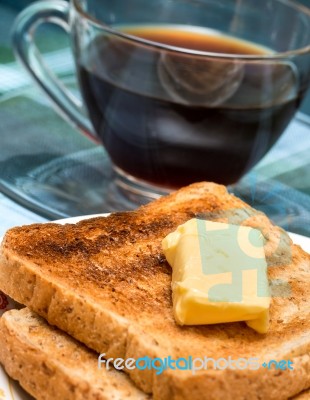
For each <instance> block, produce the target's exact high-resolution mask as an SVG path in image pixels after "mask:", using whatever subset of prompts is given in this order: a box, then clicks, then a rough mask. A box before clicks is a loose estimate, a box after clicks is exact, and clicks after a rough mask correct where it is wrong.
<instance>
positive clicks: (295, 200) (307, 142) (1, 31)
mask: <svg viewBox="0 0 310 400" xmlns="http://www.w3.org/2000/svg"><path fill="white" fill-rule="evenodd" d="M29 3H31V1H29V0H19V1H14V2H13V1H8V0H3V1H2V2H1V3H0V76H1V82H0V119H1V123H0V144H1V147H0V175H1V165H2V164H1V162H4V161H7V160H8V159H9V157H10V156H11V154H12V151H13V150H14V151H15V147H14V146H16V148H17V145H19V142H18V140H20V139H19V138H17V139H16V138H15V139H14V137H13V136H11V137H9V136H8V132H14V131H17V130H18V129H19V130H20V129H21V126H22V125H23V122H22V121H28V120H27V118H28V119H29V121H28V122H27V124H26V123H25V126H22V128H23V129H24V130H25V137H26V135H27V137H28V138H29V140H31V139H33V140H36V136H35V135H37V134H38V133H37V131H38V127H39V128H40V129H41V127H40V126H39V125H38V114H39V111H38V110H39V107H42V108H44V109H45V110H46V113H47V114H46V115H47V117H46V116H44V118H48V124H49V125H48V126H49V129H51V130H53V129H54V131H55V132H57V133H55V142H54V146H55V148H56V147H57V146H59V144H58V142H57V141H58V140H62V136H61V135H63V137H66V139H63V140H65V145H64V146H62V147H63V149H62V151H63V152H67V153H68V154H70V153H72V152H74V151H76V150H77V149H92V148H93V145H91V144H89V143H88V142H87V140H86V139H85V138H82V137H81V136H80V135H78V134H77V133H76V132H75V131H74V129H73V128H71V127H70V126H69V125H67V124H66V123H64V122H63V121H62V120H61V118H60V117H59V116H58V115H56V113H55V112H54V111H53V110H52V108H51V105H50V104H49V102H48V101H47V100H46V98H45V97H44V96H43V95H42V94H41V93H40V91H39V90H37V89H36V88H35V87H34V85H33V83H32V81H31V80H30V78H29V77H28V76H27V74H26V73H25V72H24V71H23V70H22V68H21V67H20V66H19V65H18V64H17V62H16V60H15V58H14V56H13V52H12V48H11V44H10V30H11V26H12V22H13V20H14V18H15V16H16V15H17V13H18V11H19V10H20V9H21V8H22V7H24V6H25V5H27V4H29ZM51 30H52V32H53V34H52V35H51V34H50V33H51ZM37 41H38V46H39V48H40V49H41V50H42V51H43V52H44V53H45V59H46V62H47V64H48V65H49V66H50V67H51V68H52V69H53V70H54V71H56V73H57V74H58V75H59V76H60V78H61V79H63V80H66V79H68V77H70V79H71V78H72V71H73V62H72V57H71V55H70V50H69V44H68V38H67V37H66V35H65V34H64V33H63V32H62V31H61V30H60V29H57V28H51V27H49V26H47V27H45V28H44V29H43V28H42V32H40V35H38V38H37ZM29 88H31V91H30V92H29V90H28V89H29ZM27 90H28V92H27ZM26 92H27V93H28V94H26V95H24V97H23V101H25V104H26V105H27V107H28V108H27V107H26V106H25V108H23V107H24V105H23V104H24V103H21V102H20V103H19V105H18V107H20V108H18V115H16V104H15V103H14V99H16V98H18V99H19V100H20V99H21V98H22V96H21V93H26ZM29 93H31V94H29ZM18 96H19V97H18ZM31 102H32V103H31ZM30 104H33V105H34V106H33V108H32V112H30V115H29V105H30ZM36 110H37V111H36ZM302 110H303V112H305V113H309V114H310V95H309V96H308V97H307V98H306V100H305V102H304V104H303V106H302ZM44 115H45V114H44ZM302 119H303V121H301V120H299V121H297V120H295V121H294V122H292V124H291V125H290V126H289V128H288V129H287V131H286V132H285V133H284V135H283V136H282V138H281V139H280V140H279V142H278V143H277V144H276V146H275V147H274V148H273V149H272V150H271V151H270V152H269V153H268V154H267V156H266V157H265V158H264V159H263V160H262V161H261V162H260V163H259V165H258V166H257V167H256V168H255V170H254V171H252V173H251V174H250V175H249V176H248V177H246V180H245V185H244V187H243V188H246V189H244V190H248V191H251V193H248V196H254V193H255V192H257V189H258V188H261V187H263V185H265V189H264V193H265V195H264V202H265V205H264V207H265V208H264V207H263V211H266V212H267V213H268V211H270V212H271V213H272V212H273V210H274V209H277V213H278V214H279V212H280V211H281V210H282V211H281V212H282V213H284V214H285V218H282V219H280V220H279V221H280V222H279V221H276V222H277V223H280V224H281V221H283V224H282V225H283V226H284V225H285V224H287V223H288V221H289V220H290V221H291V222H292V223H291V224H290V225H287V226H284V227H285V228H287V229H289V230H292V231H295V232H297V233H301V234H304V235H306V236H310V230H308V228H307V227H305V226H306V225H307V224H308V226H309V225H310V223H309V218H310V216H309V211H310V200H309V199H310V157H309V154H310V127H309V126H310V118H309V117H304V116H302ZM57 135H58V136H59V137H58V136H57ZM49 145H50V143H49ZM12 149H13V150H12ZM25 151H26V150H25ZM250 181H251V182H250ZM270 182H271V183H270ZM266 184H267V186H266ZM268 185H269V186H268ZM272 185H273V186H272ZM266 188H268V190H267V189H266ZM279 188H280V189H279ZM279 191H280V192H281V195H280V196H279ZM268 193H269V195H268ZM299 206H300V207H302V211H301V212H299V211H298V213H299V215H298V218H297V217H296V216H295V215H293V214H294V213H292V207H293V208H296V209H298V207H299ZM279 210H280V211H279ZM102 211H104V210H102ZM47 219H48V218H46V216H45V217H44V216H42V215H38V214H37V213H34V212H32V211H30V210H28V209H27V208H25V207H24V206H21V205H19V204H17V203H16V202H15V201H13V200H12V199H9V198H8V197H7V196H5V195H4V192H3V193H1V192H0V236H1V235H2V234H3V233H4V232H5V230H6V229H8V228H9V227H11V226H14V225H21V224H27V223H32V222H41V221H46V220H47Z"/></svg>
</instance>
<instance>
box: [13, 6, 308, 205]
mask: <svg viewBox="0 0 310 400" xmlns="http://www.w3.org/2000/svg"><path fill="white" fill-rule="evenodd" d="M45 22H52V23H56V24H58V25H60V26H62V27H63V28H64V29H65V30H66V31H67V32H68V33H69V35H70V38H71V42H72V50H73V55H74V61H75V65H76V71H77V76H78V81H79V84H80V89H81V93H82V98H83V103H84V105H83V106H81V105H80V104H79V102H78V101H77V100H76V99H74V96H73V95H72V94H71V93H70V92H69V91H68V90H67V89H66V88H65V87H64V86H63V85H62V84H61V83H60V82H59V81H58V80H57V78H56V77H55V76H54V75H53V74H52V72H51V71H49V70H48V69H47V68H46V67H45V66H44V64H43V62H42V61H41V57H40V54H39V52H38V50H37V48H36V46H35V43H34V32H35V30H36V29H37V27H38V26H39V25H40V24H42V23H45ZM13 39H14V40H13V43H14V48H15V51H16V54H17V56H18V57H19V59H20V60H21V61H22V63H23V64H24V66H25V67H26V68H27V70H28V71H29V72H30V74H31V75H32V76H33V77H34V79H35V80H36V81H37V83H38V84H39V85H40V86H41V88H42V89H43V90H44V91H45V92H46V94H47V95H48V96H49V97H50V98H51V100H52V101H53V102H54V104H55V105H56V106H57V109H58V110H59V111H60V112H61V114H62V115H63V116H65V117H66V118H67V119H68V120H69V121H70V122H71V123H73V124H74V126H76V127H77V128H78V130H80V131H81V132H82V133H83V134H86V135H87V136H88V137H90V138H91V139H93V140H95V141H96V142H97V143H100V144H102V145H103V146H104V148H105V149H106V151H107V153H108V154H109V157H110V159H111V163H112V166H113V169H114V170H115V181H114V184H115V185H116V186H119V187H120V188H121V189H122V190H121V191H120V195H121V196H128V197H130V198H133V197H132V196H133V195H134V199H135V200H134V201H135V202H136V204H139V203H143V202H145V201H146V200H149V199H151V198H156V197H158V196H159V195H161V194H163V193H166V192H169V191H170V190H172V189H176V188H179V187H181V186H185V185H187V184H190V183H193V182H197V181H202V180H208V181H214V182H217V183H222V184H233V183H235V182H237V181H238V180H239V179H240V178H241V177H242V176H243V175H244V174H246V173H247V172H248V171H249V170H250V169H251V168H252V167H253V166H254V165H256V164H257V162H258V161H259V160H261V159H262V157H263V156H264V155H265V154H266V153H267V152H268V151H269V149H270V148H271V147H272V146H273V145H274V143H275V142H276V141H277V139H278V138H279V137H280V135H281V134H282V133H283V131H284V130H285V128H286V126H287V125H288V123H289V122H290V121H291V119H292V118H293V116H294V114H295V112H296V111H297V110H298V108H299V105H300V102H301V100H302V98H303V96H304V94H305V92H306V90H307V89H308V86H309V79H310V46H309V43H310V11H309V10H308V9H306V8H304V7H302V6H300V5H297V4H296V3H295V2H294V3H293V2H291V1H287V0H261V1H259V2H258V1H257V0H241V1H240V0H216V1H215V0H198V1H195V2H193V1H188V0H169V1H167V0H156V1H155V0H149V1H142V0H127V1H125V0H122V1H121V0H113V2H111V1H109V0H72V1H71V3H67V2H65V1H42V2H38V3H34V4H33V5H31V6H29V7H28V8H27V9H25V10H24V11H23V12H22V13H21V14H20V16H19V17H18V19H17V21H16V23H15V26H14V29H13ZM84 107H85V109H86V112H85V109H84Z"/></svg>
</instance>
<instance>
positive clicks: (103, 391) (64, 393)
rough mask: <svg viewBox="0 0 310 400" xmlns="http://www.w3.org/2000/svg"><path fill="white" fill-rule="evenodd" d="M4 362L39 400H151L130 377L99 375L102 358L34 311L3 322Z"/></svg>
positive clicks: (0, 350) (0, 348)
mask: <svg viewBox="0 0 310 400" xmlns="http://www.w3.org/2000/svg"><path fill="white" fill-rule="evenodd" d="M0 362H1V363H2V364H3V365H4V367H5V369H6V371H7V373H8V374H9V375H10V376H11V377H12V378H13V379H16V380H18V381H19V382H20V384H21V386H22V387H23V388H24V389H25V390H26V391H27V392H28V393H30V394H31V395H32V396H34V397H35V398H36V399H38V400H55V399H61V400H86V399H87V400H111V399H113V400H123V399H128V400H147V399H148V398H149V396H148V395H146V394H145V393H143V392H141V391H140V390H139V389H137V388H136V387H135V386H134V384H133V383H132V382H131V381H130V379H129V378H128V377H127V376H126V374H124V373H122V372H117V371H115V370H106V369H105V368H102V369H100V370H99V369H98V366H97V354H96V353H94V352H93V351H91V350H89V349H87V348H86V347H85V346H83V345H82V344H81V343H78V342H77V341H76V340H74V339H73V338H71V337H69V336H68V335H67V334H65V333H64V332H61V331H59V329H56V328H53V327H51V326H49V325H48V324H47V323H46V322H45V320H43V319H42V318H40V317H39V316H38V315H36V314H34V313H33V312H31V311H30V310H29V309H27V308H24V309H22V310H11V311H7V312H6V313H5V314H4V315H3V317H2V318H0Z"/></svg>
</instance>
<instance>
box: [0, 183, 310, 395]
mask: <svg viewBox="0 0 310 400" xmlns="http://www.w3.org/2000/svg"><path fill="white" fill-rule="evenodd" d="M193 217H200V218H206V219H209V220H213V221H220V222H229V223H234V224H240V225H241V224H244V225H247V226H251V227H254V228H258V229H260V230H261V231H262V233H263V235H264V237H265V239H266V245H265V254H266V259H267V262H268V277H269V282H270V286H271V290H272V293H273V295H274V297H273V299H272V303H271V308H270V317H271V325H270V330H269V332H268V333H267V334H265V335H260V334H258V333H256V332H255V331H253V330H252V329H251V328H248V327H247V326H246V325H245V323H241V322H240V323H229V324H218V325H210V326H187V327H180V326H178V325H177V324H176V323H175V321H174V318H173V314H172V301H171V288H170V284H171V269H170V267H169V265H168V264H167V262H166V260H165V258H164V256H163V253H162V249H161V241H162V239H163V237H164V236H166V235H167V234H168V233H170V232H171V231H173V230H174V229H175V228H176V227H177V226H178V225H179V224H181V223H184V222H185V221H187V220H188V219H190V218H193ZM309 271H310V258H309V255H308V254H307V253H305V252H304V251H302V249H301V248H300V247H298V246H294V245H293V244H292V242H291V240H290V239H289V237H288V235H287V234H286V233H285V232H284V231H283V230H282V229H281V228H279V227H276V226H274V225H273V224H272V223H271V222H270V221H269V219H268V218H267V217H266V216H265V215H264V214H262V213H260V212H257V211H255V210H254V209H252V208H251V207H250V206H249V205H247V204H245V203H244V202H242V201H241V200H240V199H238V198H236V197H234V196H233V195H230V194H228V193H227V191H226V189H225V188H224V187H223V186H220V185H216V184H212V183H198V184H194V185H191V186H188V187H186V188H183V189H181V190H179V191H177V192H175V193H173V194H171V195H169V196H167V197H163V198H161V199H159V200H156V201H155V202H153V203H151V204H148V205H146V206H143V207H141V208H140V209H138V210H137V211H132V212H125V213H116V214H112V215H111V216H109V217H107V218H95V219H89V220H86V221H82V222H79V223H78V224H75V225H72V224H67V225H59V224H35V225H30V226H24V227H20V228H14V229H11V230H9V231H8V232H7V234H6V235H5V238H4V240H3V242H2V247H1V255H0V289H1V290H3V291H4V292H5V293H7V294H8V295H9V296H11V297H12V298H13V299H15V300H17V301H18V302H20V303H22V304H25V305H27V306H28V307H29V308H30V309H32V310H33V311H35V312H37V313H38V314H39V315H41V316H42V317H44V318H45V319H47V321H48V322H49V323H51V324H53V325H56V326H58V327H59V328H60V329H62V330H64V331H66V332H68V333H69V334H70V335H72V336H73V337H75V338H76V339H78V340H80V341H81V342H83V343H85V344H86V345H87V346H89V347H90V348H92V349H94V350H96V351H98V352H100V353H106V354H107V356H108V357H114V358H116V357H122V358H128V357H134V358H139V357H144V356H149V357H152V358H153V357H160V358H164V357H168V356H171V357H172V358H174V359H177V358H179V357H188V356H192V357H193V358H197V357H199V358H201V357H204V356H207V357H213V358H214V359H218V358H221V357H224V358H229V357H231V358H232V359H238V358H240V357H242V358H251V357H255V358H257V359H258V360H259V362H260V363H261V364H262V363H263V362H265V361H266V362H268V361H269V360H271V359H276V360H281V359H290V360H291V361H292V362H293V363H294V369H293V370H275V369H273V370H268V369H264V368H263V367H261V368H259V369H258V370H249V369H247V370H240V369H239V370H232V369H223V370H213V369H207V370H205V369H203V370H200V371H197V372H196V373H195V374H193V373H192V371H188V370H183V371H180V370H172V369H167V370H166V371H164V372H163V373H162V374H156V371H155V370H154V369H150V370H149V369H146V370H143V371H141V370H138V369H134V370H131V371H128V373H129V374H130V376H131V378H132V379H133V380H134V381H135V382H136V383H137V385H138V386H139V387H140V388H141V389H143V390H144V391H146V392H153V395H154V398H155V400H156V399H160V400H166V399H167V400H181V399H189V398H190V399H193V400H195V399H201V398H203V399H210V400H213V399H214V400H219V399H225V400H230V399H233V400H237V399H247V400H254V399H255V400H259V399H264V400H265V399H266V400H268V399H270V400H273V399H275V400H281V399H287V398H289V397H291V396H294V395H295V394H297V393H299V392H301V391H302V390H305V389H307V388H308V387H310V354H309V353H310V318H309V316H310V298H309V294H310V280H309Z"/></svg>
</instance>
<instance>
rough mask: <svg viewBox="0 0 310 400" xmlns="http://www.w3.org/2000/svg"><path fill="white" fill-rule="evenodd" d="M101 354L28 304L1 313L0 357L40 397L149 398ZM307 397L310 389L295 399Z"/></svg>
mask: <svg viewBox="0 0 310 400" xmlns="http://www.w3.org/2000/svg"><path fill="white" fill-rule="evenodd" d="M97 357H98V355H97V354H96V353H94V352H93V351H91V350H89V349H88V348H87V347H85V346H84V345H82V344H81V343H79V342H77V341H76V340H74V339H73V338H72V337H71V336H68V335H67V334H65V333H64V332H62V331H60V330H59V329H57V328H55V327H52V326H50V325H49V324H47V322H46V321H45V320H44V319H43V318H41V317H39V316H38V315H37V314H35V313H33V312H32V311H30V310H29V309H28V308H24V309H22V310H19V311H18V310H11V311H8V312H7V313H5V315H4V317H3V318H0V362H1V363H2V364H3V366H4V367H5V369H6V371H7V372H8V374H9V375H10V376H11V377H12V378H13V379H16V380H18V381H19V382H20V384H21V386H22V387H23V388H24V389H25V390H26V391H27V392H28V393H30V394H31V395H32V396H34V397H35V398H36V399H38V400H41V399H42V400H49V399H51V400H54V399H60V398H61V399H62V400H69V399H73V400H79V399H83V400H91V399H96V400H101V399H102V400H106V399H108V400H125V399H128V400H130V399H132V400H147V399H151V397H150V396H149V395H146V394H145V393H143V392H141V391H139V389H137V388H136V387H135V386H134V385H133V383H132V382H131V381H130V380H129V379H128V378H127V377H126V375H124V373H122V372H116V371H115V370H106V369H105V368H104V367H103V369H98V358H97ZM307 396H308V397H307ZM309 398H310V391H309V390H308V391H304V392H302V393H301V394H299V395H297V396H296V397H294V398H293V399H294V400H308V399H309Z"/></svg>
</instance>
